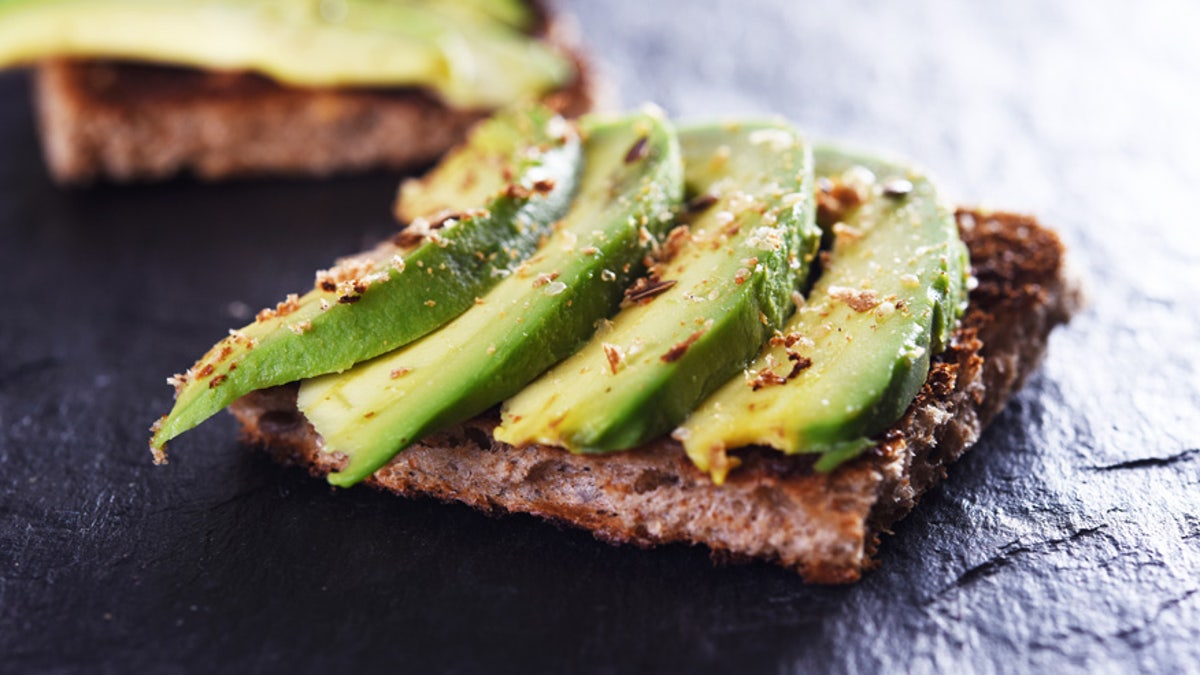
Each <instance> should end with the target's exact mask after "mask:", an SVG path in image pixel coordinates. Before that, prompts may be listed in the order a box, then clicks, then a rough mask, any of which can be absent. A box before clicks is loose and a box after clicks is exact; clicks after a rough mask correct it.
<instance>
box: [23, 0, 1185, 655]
mask: <svg viewBox="0 0 1200 675" xmlns="http://www.w3.org/2000/svg"><path fill="white" fill-rule="evenodd" d="M571 4H573V5H575V9H576V11H577V12H578V13H579V14H580V15H581V16H582V18H583V24H584V26H585V27H586V29H587V30H586V32H587V35H588V39H589V42H590V44H591V45H592V47H594V49H595V51H596V52H597V53H598V54H600V55H602V57H603V59H604V61H605V62H606V63H607V66H608V72H609V74H610V76H612V77H613V79H614V80H616V81H619V82H620V91H621V97H622V99H623V101H624V102H625V103H627V104H634V103H637V102H639V101H641V100H650V99H652V100H656V101H658V102H660V103H661V104H662V105H664V106H665V107H666V108H667V109H668V110H669V111H670V112H672V113H673V114H679V115H692V116H703V115H706V114H710V113H729V112H746V111H749V112H757V113H778V114H781V115H784V116H786V117H788V118H789V119H792V120H794V121H796V122H797V123H799V124H801V125H803V126H804V127H805V128H807V129H808V130H810V132H811V133H812V134H813V135H820V136H833V137H839V138H843V139H850V140H854V141H857V142H859V143H861V144H866V145H872V146H879V147H885V148H889V149H891V150H893V151H895V152H897V153H901V154H905V155H908V156H911V157H914V158H917V159H919V160H920V161H921V162H922V163H924V164H926V165H927V166H928V167H930V168H931V169H933V170H934V171H935V172H936V173H937V174H939V175H940V176H942V178H943V181H944V182H945V184H946V186H947V188H948V190H949V191H950V192H951V193H952V194H954V195H956V196H958V197H959V198H961V199H962V200H963V201H967V202H979V201H981V202H984V203H986V204H989V205H996V206H1005V207H1009V208H1016V209H1023V210H1027V211H1033V212H1036V213H1038V214H1040V215H1042V216H1043V217H1044V219H1045V220H1046V221H1047V222H1049V223H1052V224H1054V225H1055V226H1057V227H1058V228H1059V229H1060V230H1061V232H1062V233H1063V235H1064V237H1065V238H1066V240H1067V241H1068V242H1069V244H1070V245H1071V247H1072V258H1073V260H1074V262H1075V263H1076V264H1077V267H1078V268H1079V270H1080V271H1081V273H1082V274H1084V275H1085V276H1086V277H1087V279H1088V281H1089V285H1090V290H1091V297H1092V305H1091V307H1090V309H1089V311H1088V312H1087V313H1086V314H1085V315H1083V316H1081V317H1079V318H1078V319H1077V320H1076V321H1075V322H1074V323H1073V324H1072V325H1071V326H1070V327H1069V328H1068V329H1066V330H1063V331H1060V332H1059V333H1058V334H1057V335H1056V336H1055V337H1054V339H1053V341H1052V345H1051V350H1052V351H1051V354H1050V356H1049V358H1048V360H1047V361H1046V363H1045V365H1044V367H1043V369H1042V371H1041V373H1040V375H1038V376H1037V377H1036V378H1035V379H1034V380H1033V381H1032V382H1031V384H1030V386H1028V387H1027V388H1026V390H1025V391H1024V392H1022V393H1021V394H1020V396H1018V397H1017V399H1016V400H1015V401H1014V402H1013V404H1012V405H1011V406H1010V407H1009V408H1008V410H1007V411H1006V412H1005V413H1004V415H1003V416H1002V417H1001V418H1000V419H999V420H998V421H997V423H996V424H995V425H994V426H993V427H992V428H991V429H990V430H989V431H988V432H987V433H986V434H985V436H984V437H983V439H982V441H981V442H980V443H979V445H978V447H977V448H976V449H975V451H974V452H972V453H971V454H970V455H968V456H967V457H966V458H965V459H964V460H963V461H962V462H961V463H959V464H958V465H957V466H956V467H955V468H954V469H953V470H952V471H951V473H950V478H949V480H948V481H947V482H946V483H945V484H944V485H943V487H941V488H939V489H937V490H936V491H934V492H933V493H931V494H930V495H929V496H928V497H927V498H926V499H925V501H924V503H923V504H922V506H921V508H920V509H919V510H918V511H917V512H916V513H915V514H913V515H912V516H911V517H909V518H908V519H907V520H906V521H904V522H903V523H902V524H901V525H900V526H899V527H898V528H897V530H896V534H895V536H893V537H890V538H889V539H888V540H887V541H886V543H885V545H884V547H883V551H882V555H881V558H882V567H881V569H879V571H877V572H875V573H874V574H871V575H870V576H868V577H867V578H866V579H865V580H864V581H863V582H861V583H860V584H858V585H857V586H854V587H850V588H811V587H806V586H804V585H803V584H801V583H800V581H799V579H797V578H796V577H794V576H792V575H790V574H788V573H786V572H784V571H782V570H777V569H775V568H772V567H768V566H763V565H749V566H740V567H726V568H719V567H713V566H712V565H711V564H710V563H709V561H708V559H707V557H706V555H705V553H704V552H703V551H701V550H696V549H691V548H686V547H671V548H667V549H664V550H659V551H652V552H647V551H640V550H635V549H631V548H610V547H609V546H606V545H604V544H601V543H598V542H596V541H593V540H592V539H591V538H590V537H589V536H588V535H586V534H582V533H578V532H564V531H560V530H558V529H555V528H553V527H550V526H547V525H544V524H542V523H540V522H538V521H536V520H534V519H532V518H527V517H510V518H504V519H490V518H487V517H484V516H480V515H477V514H475V513H473V512H471V511H469V510H467V509H465V508H463V507H458V506H445V505H441V504H436V503H432V502H411V501H402V500H398V499H394V498H390V497H387V496H384V495H380V494H375V493H373V492H371V491H369V490H365V489H356V490H349V491H343V492H339V493H335V492H333V491H332V490H330V489H329V488H328V487H326V486H325V485H324V484H322V483H321V482H319V481H314V480H311V479H309V478H308V477H307V476H305V475H304V474H302V473H301V472H299V471H297V470H285V469H280V468H277V467H276V466H274V465H273V464H271V463H270V462H269V461H267V460H266V459H264V458H263V457H262V456H260V455H258V454H256V453H249V452H246V451H245V450H244V449H243V448H241V447H239V446H238V445H237V443H236V441H235V430H234V426H233V424H232V422H231V421H230V420H229V419H228V418H225V417H222V418H219V419H217V420H215V421H213V422H210V423H209V424H207V425H205V426H203V427H202V428H200V429H198V430H196V431H195V432H193V433H191V434H190V435H189V436H188V437H185V438H184V439H182V440H181V441H180V442H178V443H177V444H176V446H175V453H174V460H173V462H172V463H171V465H170V466H168V467H166V468H155V467H152V466H151V465H150V463H149V455H148V453H147V451H146V427H147V425H148V424H149V423H150V422H151V421H152V420H153V419H154V418H155V417H157V416H158V415H159V414H161V413H162V412H163V411H165V410H166V409H167V407H168V405H169V403H170V391H169V389H168V388H167V387H166V386H165V385H164V384H163V378H164V377H165V376H166V375H167V374H169V373H172V372H174V371H176V370H179V369H181V368H182V367H184V366H186V365H188V364H189V363H190V362H191V361H192V359H193V358H194V357H196V356H197V355H198V354H200V353H201V351H202V350H203V349H204V348H205V347H207V345H209V344H210V343H211V342H213V341H214V340H215V339H216V338H218V337H220V336H221V335H222V334H223V332H224V330H225V328H227V327H228V326H229V325H231V324H234V323H237V322H238V321H239V319H238V316H239V315H241V312H244V310H245V307H246V306H250V307H258V306H261V305H264V304H266V303H268V302H273V301H274V300H277V299H278V298H280V297H281V296H282V295H283V294H284V293H286V292H287V291H289V290H293V289H297V288H302V287H304V286H305V285H307V283H309V281H310V280H311V273H312V270H313V269H315V268H316V267H318V266H321V265H324V264H325V263H326V262H327V261H328V260H329V259H330V258H331V257H332V256H334V255H336V254H338V253H342V252H349V251H354V250H356V249H359V248H361V247H362V246H364V245H366V244H367V243H369V242H371V241H373V240H374V239H375V238H377V237H379V236H381V235H382V234H383V233H385V232H387V231H388V230H389V227H390V225H389V222H388V209H387V206H388V201H389V199H390V197H391V194H392V190H393V186H394V182H395V178H396V177H395V176H386V175H375V176H367V177H360V178H354V179H341V180H336V181H331V182H327V183H304V182H257V183H247V184H236V185H226V186H220V187H214V186H206V185H197V184H194V183H190V182H187V181H179V182H173V183H170V184H166V185H158V186H149V187H138V188H99V189H94V190H90V191H83V192H61V191H59V190H56V189H55V188H53V187H52V186H50V185H49V184H48V183H47V181H46V179H45V178H44V176H43V170H42V165H41V162H40V159H39V156H38V152H37V146H36V143H35V138H34V132H33V128H32V121H31V118H30V115H29V112H28V110H27V83H26V81H25V79H24V78H23V77H22V76H20V75H14V74H8V75H3V76H0V269H3V270H4V273H5V278H6V284H5V291H6V292H5V302H4V305H5V310H4V313H3V315H2V318H0V655H2V656H0V670H3V671H8V672H24V671H62V672H80V671H87V672H140V671H166V672H176V671H179V672H183V671H210V670H213V669H215V668H228V669H230V670H235V671H239V672H255V671H260V672H265V671H276V670H284V669H286V670H289V671H290V670H300V671H314V672H315V671H320V670H330V669H337V670H346V669H348V668H349V667H357V668H365V669H368V670H371V669H382V668H385V667H386V668H395V669H403V670H411V671H414V672H430V671H455V672H480V671H492V670H497V671H512V672H529V671H531V670H533V671H548V672H559V671H564V670H571V671H593V670H595V671H617V670H633V669H654V670H659V671H705V670H714V671H716V670H725V671H729V670H733V669H735V668H737V669H740V668H742V667H747V668H748V669H752V670H757V671H768V672H791V671H806V670H815V671H835V672H918V673H919V672H933V671H957V670H968V671H979V672H991V671H1042V672H1050V671H1052V672H1071V671H1074V672H1097V671H1110V672H1118V671H1125V672H1129V671H1138V670H1140V671H1144V672H1179V671H1189V670H1190V671H1192V672H1197V671H1198V670H1200V651H1198V647H1197V643H1198V641H1200V489H1198V488H1200V432H1198V431H1197V426H1198V425H1197V411H1198V409H1200V405H1198V403H1200V370H1198V368H1200V366H1198V365H1197V361H1198V357H1200V349H1198V346H1200V340H1198V339H1197V338H1198V332H1200V309H1197V307H1198V305H1197V303H1196V300H1195V295H1196V293H1197V291H1198V290H1200V272H1198V271H1197V270H1198V269H1200V244H1198V240H1200V237H1198V235H1197V234H1196V225H1195V216H1194V209H1193V208H1190V207H1192V206H1193V204H1194V198H1195V197H1194V196H1195V194H1196V192H1197V186H1198V185H1200V170H1198V168H1197V166H1198V164H1197V162H1196V160H1195V158H1196V157H1197V156H1198V155H1200V124H1197V122H1196V120H1200V97H1198V96H1197V83H1198V82H1200V51H1197V47H1196V40H1195V37H1194V36H1195V34H1197V32H1198V31H1200V17H1198V11H1197V9H1196V6H1195V5H1194V3H1188V2H1186V1H1180V2H1175V3H1168V2H1156V3H1140V4H1139V5H1138V6H1137V9H1136V11H1135V10H1134V9H1133V8H1132V7H1131V6H1128V5H1125V4H1123V3H1103V4H1101V3H1093V2H1082V1H1081V2H1058V3H1045V2H1037V1H1035V0H1022V1H1020V2H1010V3H944V2H909V3H884V2H865V1H864V2H855V3H846V2H832V1H823V2H819V3H796V2H791V1H789V0H779V1H778V2H774V3H768V2H762V3H742V2H732V1H731V2H725V3H716V2H712V1H708V2H674V3H667V2H659V3H655V2H647V1H646V0H621V1H619V2H617V1H610V2H605V3H588V2H583V0H578V1H577V2H574V3H571ZM750 5H753V7H750ZM239 303H243V304H239Z"/></svg>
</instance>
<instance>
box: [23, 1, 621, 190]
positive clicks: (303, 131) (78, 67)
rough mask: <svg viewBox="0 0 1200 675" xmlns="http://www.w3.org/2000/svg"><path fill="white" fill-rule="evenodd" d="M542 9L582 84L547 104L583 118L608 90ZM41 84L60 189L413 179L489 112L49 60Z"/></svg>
mask: <svg viewBox="0 0 1200 675" xmlns="http://www.w3.org/2000/svg"><path fill="white" fill-rule="evenodd" d="M538 8H539V11H540V12H542V14H541V16H542V20H541V21H540V22H539V28H538V30H537V33H538V36H539V38H540V39H543V40H545V41H546V42H549V43H551V44H553V45H556V46H557V47H559V48H560V49H561V50H562V51H563V52H564V53H565V54H567V55H568V56H569V57H570V59H571V61H572V62H573V63H574V64H575V73H576V77H575V78H574V79H573V80H572V81H571V82H569V83H568V84H567V85H566V86H565V87H563V88H562V89H560V90H558V91H555V92H552V93H551V94H550V95H549V96H547V98H546V102H547V104H549V105H550V106H551V107H553V108H555V109H556V110H558V111H559V112H562V113H563V114H565V115H567V116H569V117H574V116H577V115H580V114H583V113H584V112H587V111H589V110H591V109H592V108H593V107H594V106H595V105H596V103H597V100H598V99H601V98H603V97H604V96H605V94H604V92H605V89H604V87H603V85H602V83H601V81H600V80H599V78H598V77H597V76H596V73H595V71H594V69H593V68H592V67H591V66H590V65H589V64H588V62H587V61H586V59H585V58H584V56H583V54H582V52H581V51H580V50H579V48H578V47H577V41H576V39H575V35H574V29H573V28H572V26H571V23H570V21H569V20H568V19H567V18H566V17H563V16H562V15H559V14H554V13H551V12H550V9H549V7H548V6H542V5H540V4H539V5H538ZM34 83H35V102H36V106H37V112H38V126H39V129H40V132H41V137H42V148H43V154H44V155H45V159H46V165H47V167H48V168H49V170H50V174H51V176H52V177H53V178H54V179H55V180H56V181H57V182H59V183H63V184H71V183H87V182H90V181H93V180H96V179H100V178H105V179H108V180H114V181H136V180H153V179H161V178H165V177H169V176H172V175H174V174H178V173H181V172H190V173H192V174H194V175H196V176H198V177H200V178H203V179H208V180H217V179H224V178H231V177H240V176H251V175H266V174H270V175H276V174H286V175H310V176H324V175H329V174H333V173H339V172H347V171H361V170H366V169H373V168H389V169H408V168H414V167H419V166H422V165H425V164H428V163H429V162H431V161H433V160H434V159H436V158H438V157H439V156H441V155H442V153H444V152H445V151H446V150H448V149H449V148H451V147H453V146H454V145H456V144H458V143H459V142H460V141H462V139H463V138H464V137H465V136H466V132H467V130H468V129H469V128H470V127H471V125H472V124H474V123H475V122H476V121H478V120H480V119H482V118H483V117H486V116H488V115H489V114H491V112H492V111H490V110H466V109H457V108H452V107H448V106H446V105H445V104H443V103H442V102H441V101H439V100H438V99H437V98H435V97H434V96H432V95H430V94H429V93H427V92H425V91H422V90H419V89H411V88H403V89H351V88H301V87H291V86H284V85H281V84H278V83H276V82H274V81H272V80H270V79H268V78H265V77H260V76H258V75H254V74H250V73H242V72H210V71H204V70H196V69H189V68H176V67H169V66H162V65H148V64H137V63H129V62H112V61H97V60H61V59H60V60H50V61H45V62H43V63H41V64H39V65H38V66H37V68H36V71H35V78H34Z"/></svg>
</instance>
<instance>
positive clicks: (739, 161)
mask: <svg viewBox="0 0 1200 675" xmlns="http://www.w3.org/2000/svg"><path fill="white" fill-rule="evenodd" d="M679 142H680V147H681V148H682V149H683V162H684V172H685V183H686V185H687V188H688V191H689V192H690V193H692V194H697V195H700V196H699V197H697V198H696V199H695V200H693V202H692V203H693V204H696V205H697V207H703V210H702V211H701V212H700V213H698V214H694V215H693V216H692V217H690V220H691V222H690V226H688V227H685V228H681V229H680V230H677V231H674V232H672V236H671V238H670V239H669V241H668V244H667V246H666V248H665V249H664V251H663V252H662V254H661V255H660V261H659V263H658V264H656V265H655V267H654V269H653V277H652V278H651V279H650V280H648V281H643V282H641V284H640V286H641V291H640V293H639V291H638V288H639V287H638V285H635V286H634V288H633V293H632V294H631V299H632V298H639V297H641V298H642V299H641V300H635V301H632V302H630V303H629V306H627V307H626V308H625V309H623V310H622V311H621V312H620V313H619V314H617V316H616V317H614V318H613V321H612V324H611V325H610V326H608V327H607V328H605V329H604V330H602V331H601V332H600V333H599V334H597V335H596V337H594V338H593V339H592V340H591V341H590V342H589V343H588V344H587V345H586V346H585V347H584V348H583V349H581V350H580V351H579V352H577V353H576V354H575V355H574V356H572V357H571V358H569V359H567V360H566V361H563V362H562V363H560V364H559V365H557V366H555V367H554V368H553V369H551V370H550V371H549V372H547V373H546V374H545V375H543V376H542V377H541V378H539V379H538V380H537V381H536V382H534V383H533V384H531V385H530V386H529V387H527V388H526V389H524V390H523V391H521V392H520V393H519V394H517V395H516V396H515V397H513V398H512V399H509V400H508V401H507V402H506V403H505V405H504V409H503V413H502V424H501V426H500V427H498V428H497V429H496V432H495V435H496V438H497V439H499V440H501V441H504V442H507V443H511V444H513V445H517V446H522V445H528V444H530V443H542V444H547V445H557V446H562V447H566V448H568V449H569V450H571V451H573V452H612V451H617V450H625V449H628V448H631V447H634V446H636V445H640V444H642V443H645V442H647V441H649V440H651V439H653V438H655V437H657V436H660V435H662V434H664V433H666V432H668V431H670V430H671V429H672V428H673V427H674V426H675V425H676V424H678V423H679V422H680V421H682V420H683V419H684V417H686V416H687V414H688V413H689V412H691V411H692V409H693V408H695V406H696V405H697V404H698V403H699V402H700V401H701V400H702V399H703V398H704V397H705V396H707V395H708V394H710V393H712V391H713V390H714V389H716V388H717V387H719V386H721V385H722V384H723V383H724V382H726V381H727V380H729V378H730V377H732V376H733V375H734V374H736V373H740V372H741V370H742V368H744V367H745V366H746V364H747V363H748V362H749V361H750V360H751V359H753V358H754V356H755V355H756V354H758V352H759V350H760V349H761V347H762V345H763V343H764V342H766V341H767V338H768V337H770V336H771V334H772V333H773V332H775V331H776V330H777V329H778V328H779V327H780V326H782V325H783V322H784V320H785V319H786V318H787V316H788V315H789V314H790V313H791V311H792V309H793V302H792V293H793V292H796V291H797V289H798V287H799V285H800V283H801V281H802V280H805V279H807V277H808V269H809V263H810V262H811V261H812V259H813V257H814V256H815V255H816V250H817V245H818V244H819V243H820V239H821V235H820V230H819V229H818V228H817V226H816V224H815V222H814V220H813V219H814V211H815V208H814V199H813V168H812V154H811V151H810V149H809V146H808V144H807V143H806V142H805V141H804V139H803V138H801V137H800V135H799V134H798V133H796V132H795V131H794V130H793V129H792V128H790V127H789V126H787V125H786V124H782V123H774V122H771V123H744V124H739V125H705V126H695V127H691V128H686V129H681V130H680V132H679ZM697 210H699V208H698V209H697ZM685 217H686V216H685ZM655 292H657V294H656V295H655V294H654V293H655Z"/></svg>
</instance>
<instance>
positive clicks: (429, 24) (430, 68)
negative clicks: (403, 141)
mask: <svg viewBox="0 0 1200 675" xmlns="http://www.w3.org/2000/svg"><path fill="white" fill-rule="evenodd" d="M433 4H450V3H433ZM327 5H328V7H329V8H334V9H328V8H327ZM464 14H468V13H467V12H457V13H455V12H448V11H445V10H444V9H443V10H439V9H437V8H436V7H424V6H422V5H421V4H420V3H413V2H396V1H392V0H343V2H341V3H328V4H327V3H320V2H295V1H293V0H170V1H167V0H0V67H4V66H8V65H13V64H19V63H24V62H28V61H32V60H35V59H40V58H47V57H83V58H117V59H133V60H144V61H150V62H158V63H167V64H173V65H182V66H193V67H198V68H204V69H213V70H250V71H254V72H258V73H261V74H263V75H267V76H269V77H272V78H274V79H276V80H278V81H280V82H283V83H286V84H291V85H298V86H310V87H317V86H367V87H397V86H414V87H424V88H428V89H429V90H431V91H433V92H435V93H436V94H438V95H439V96H440V97H441V98H442V100H444V101H445V102H446V103H447V104H449V105H452V106H455V107H459V108H480V109H483V108H498V107H501V106H503V105H506V104H510V103H513V102H515V101H520V100H523V99H528V98H536V97H538V96H541V95H543V94H545V93H547V92H549V91H552V90H554V89H556V88H558V87H561V86H562V85H564V84H565V83H566V82H567V81H569V80H570V79H571V77H572V76H573V72H574V69H573V66H572V65H571V63H570V62H569V61H568V60H567V59H566V58H565V57H564V56H563V55H561V54H559V53H558V52H556V51H555V50H554V49H552V48H551V47H550V46H549V45H547V44H545V43H543V42H541V41H538V40H537V39H535V38H534V37H532V36H528V35H524V34H522V33H520V32H519V31H517V30H514V29H512V28H510V27H508V26H505V25H504V24H502V23H500V22H497V21H494V20H489V19H487V18H486V16H485V15H483V14H478V18H476V19H474V20H472V19H471V17H470V16H464Z"/></svg>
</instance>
